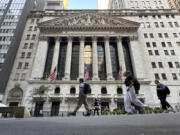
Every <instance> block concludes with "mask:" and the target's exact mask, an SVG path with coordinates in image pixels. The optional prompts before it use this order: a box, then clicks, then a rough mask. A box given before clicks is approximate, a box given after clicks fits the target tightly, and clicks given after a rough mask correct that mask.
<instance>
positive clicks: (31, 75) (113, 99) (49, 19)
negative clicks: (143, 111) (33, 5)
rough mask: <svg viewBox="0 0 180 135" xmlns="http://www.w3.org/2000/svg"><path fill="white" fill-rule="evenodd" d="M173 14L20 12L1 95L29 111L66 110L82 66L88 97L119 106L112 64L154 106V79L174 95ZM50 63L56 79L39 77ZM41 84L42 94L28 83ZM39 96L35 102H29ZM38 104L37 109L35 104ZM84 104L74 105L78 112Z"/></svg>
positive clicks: (177, 96) (178, 52)
mask: <svg viewBox="0 0 180 135" xmlns="http://www.w3.org/2000/svg"><path fill="white" fill-rule="evenodd" d="M179 30H180V15H179V13H178V12H177V11H176V10H169V9H168V10H166V9H161V10H160V9H159V10H153V11H152V10H146V11H140V10H115V11H112V10H101V11H98V10H86V11H82V10H69V11H66V10H60V11H43V12H38V11H36V12H35V11H34V12H31V14H30V15H29V17H28V20H27V23H26V27H25V29H24V33H23V36H22V40H21V43H20V47H19V50H18V53H17V55H16V59H15V62H14V66H13V69H12V72H11V76H10V79H9V82H8V85H7V88H6V92H5V96H4V100H3V102H4V103H5V104H7V105H10V106H13V105H18V106H26V107H27V108H29V110H31V111H32V112H33V114H34V115H40V112H43V115H44V116H50V115H52V116H54V115H59V114H60V113H67V112H69V111H72V110H73V109H74V108H75V106H76V102H77V98H78V93H79V84H78V79H79V78H83V77H84V73H85V71H88V72H89V79H88V82H87V83H89V84H90V85H91V91H90V92H89V94H88V104H89V106H90V107H92V103H93V102H94V99H95V98H96V99H99V100H100V105H101V109H102V110H103V108H104V107H105V106H108V107H109V108H110V110H113V109H115V108H120V109H123V95H124V93H125V91H126V89H125V86H124V83H123V82H124V78H122V80H118V73H119V70H120V68H121V69H122V71H123V72H124V71H127V70H128V71H131V72H132V73H133V75H134V76H135V77H137V78H138V80H139V81H140V83H141V90H140V91H139V93H137V96H138V98H140V99H141V100H143V101H144V102H145V103H147V104H149V105H150V106H159V105H160V104H159V100H158V98H157V96H156V86H155V84H154V80H155V79H160V81H161V82H163V83H164V84H166V85H168V87H169V88H170V90H171V95H170V96H169V97H168V101H169V102H170V103H171V104H173V105H175V104H177V103H179V102H180V81H179V80H180V63H179V61H180V49H179V48H180V41H179V37H180V33H179ZM55 67H57V71H58V76H57V79H56V81H54V82H50V81H49V80H48V79H47V78H48V75H49V74H50V73H52V72H53V70H54V68H55ZM42 85H44V86H49V87H50V91H49V92H48V93H47V94H46V95H43V96H38V95H32V92H33V90H34V89H35V88H39V87H40V86H42ZM38 99H41V100H40V101H41V103H40V104H39V103H37V102H35V103H34V102H32V100H34V101H36V100H38ZM41 110H42V111H41ZM83 111H84V108H83V107H82V108H81V109H80V112H83Z"/></svg>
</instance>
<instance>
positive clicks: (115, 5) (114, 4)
mask: <svg viewBox="0 0 180 135" xmlns="http://www.w3.org/2000/svg"><path fill="white" fill-rule="evenodd" d="M108 8H109V9H168V8H169V6H168V3H167V1H165V0H153V1H152V0H109V4H108Z"/></svg>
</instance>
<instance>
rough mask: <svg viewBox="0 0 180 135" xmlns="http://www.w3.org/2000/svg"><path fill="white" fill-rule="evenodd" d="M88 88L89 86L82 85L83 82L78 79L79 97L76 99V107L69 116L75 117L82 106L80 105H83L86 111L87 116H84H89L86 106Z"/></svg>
mask: <svg viewBox="0 0 180 135" xmlns="http://www.w3.org/2000/svg"><path fill="white" fill-rule="evenodd" d="M88 87H89V84H86V83H84V80H83V79H82V78H80V79H79V97H78V103H77V107H76V108H75V110H74V111H73V112H72V113H69V115H73V116H75V115H76V113H77V111H78V110H79V108H80V107H81V106H82V104H84V107H85V109H86V111H87V114H86V115H85V116H89V115H90V110H89V106H88V104H87V91H88V89H89V88H88Z"/></svg>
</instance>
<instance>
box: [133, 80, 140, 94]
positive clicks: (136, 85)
mask: <svg viewBox="0 0 180 135" xmlns="http://www.w3.org/2000/svg"><path fill="white" fill-rule="evenodd" d="M133 81H134V88H135V91H136V93H138V92H139V90H140V86H141V85H140V83H139V81H138V80H137V79H136V78H133Z"/></svg>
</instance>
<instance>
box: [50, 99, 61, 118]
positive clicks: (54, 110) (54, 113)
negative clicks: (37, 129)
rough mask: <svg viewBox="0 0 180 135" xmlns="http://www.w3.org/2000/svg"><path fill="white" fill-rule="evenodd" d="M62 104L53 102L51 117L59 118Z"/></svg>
mask: <svg viewBox="0 0 180 135" xmlns="http://www.w3.org/2000/svg"><path fill="white" fill-rule="evenodd" d="M59 105H60V102H52V107H51V116H58V114H59Z"/></svg>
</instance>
